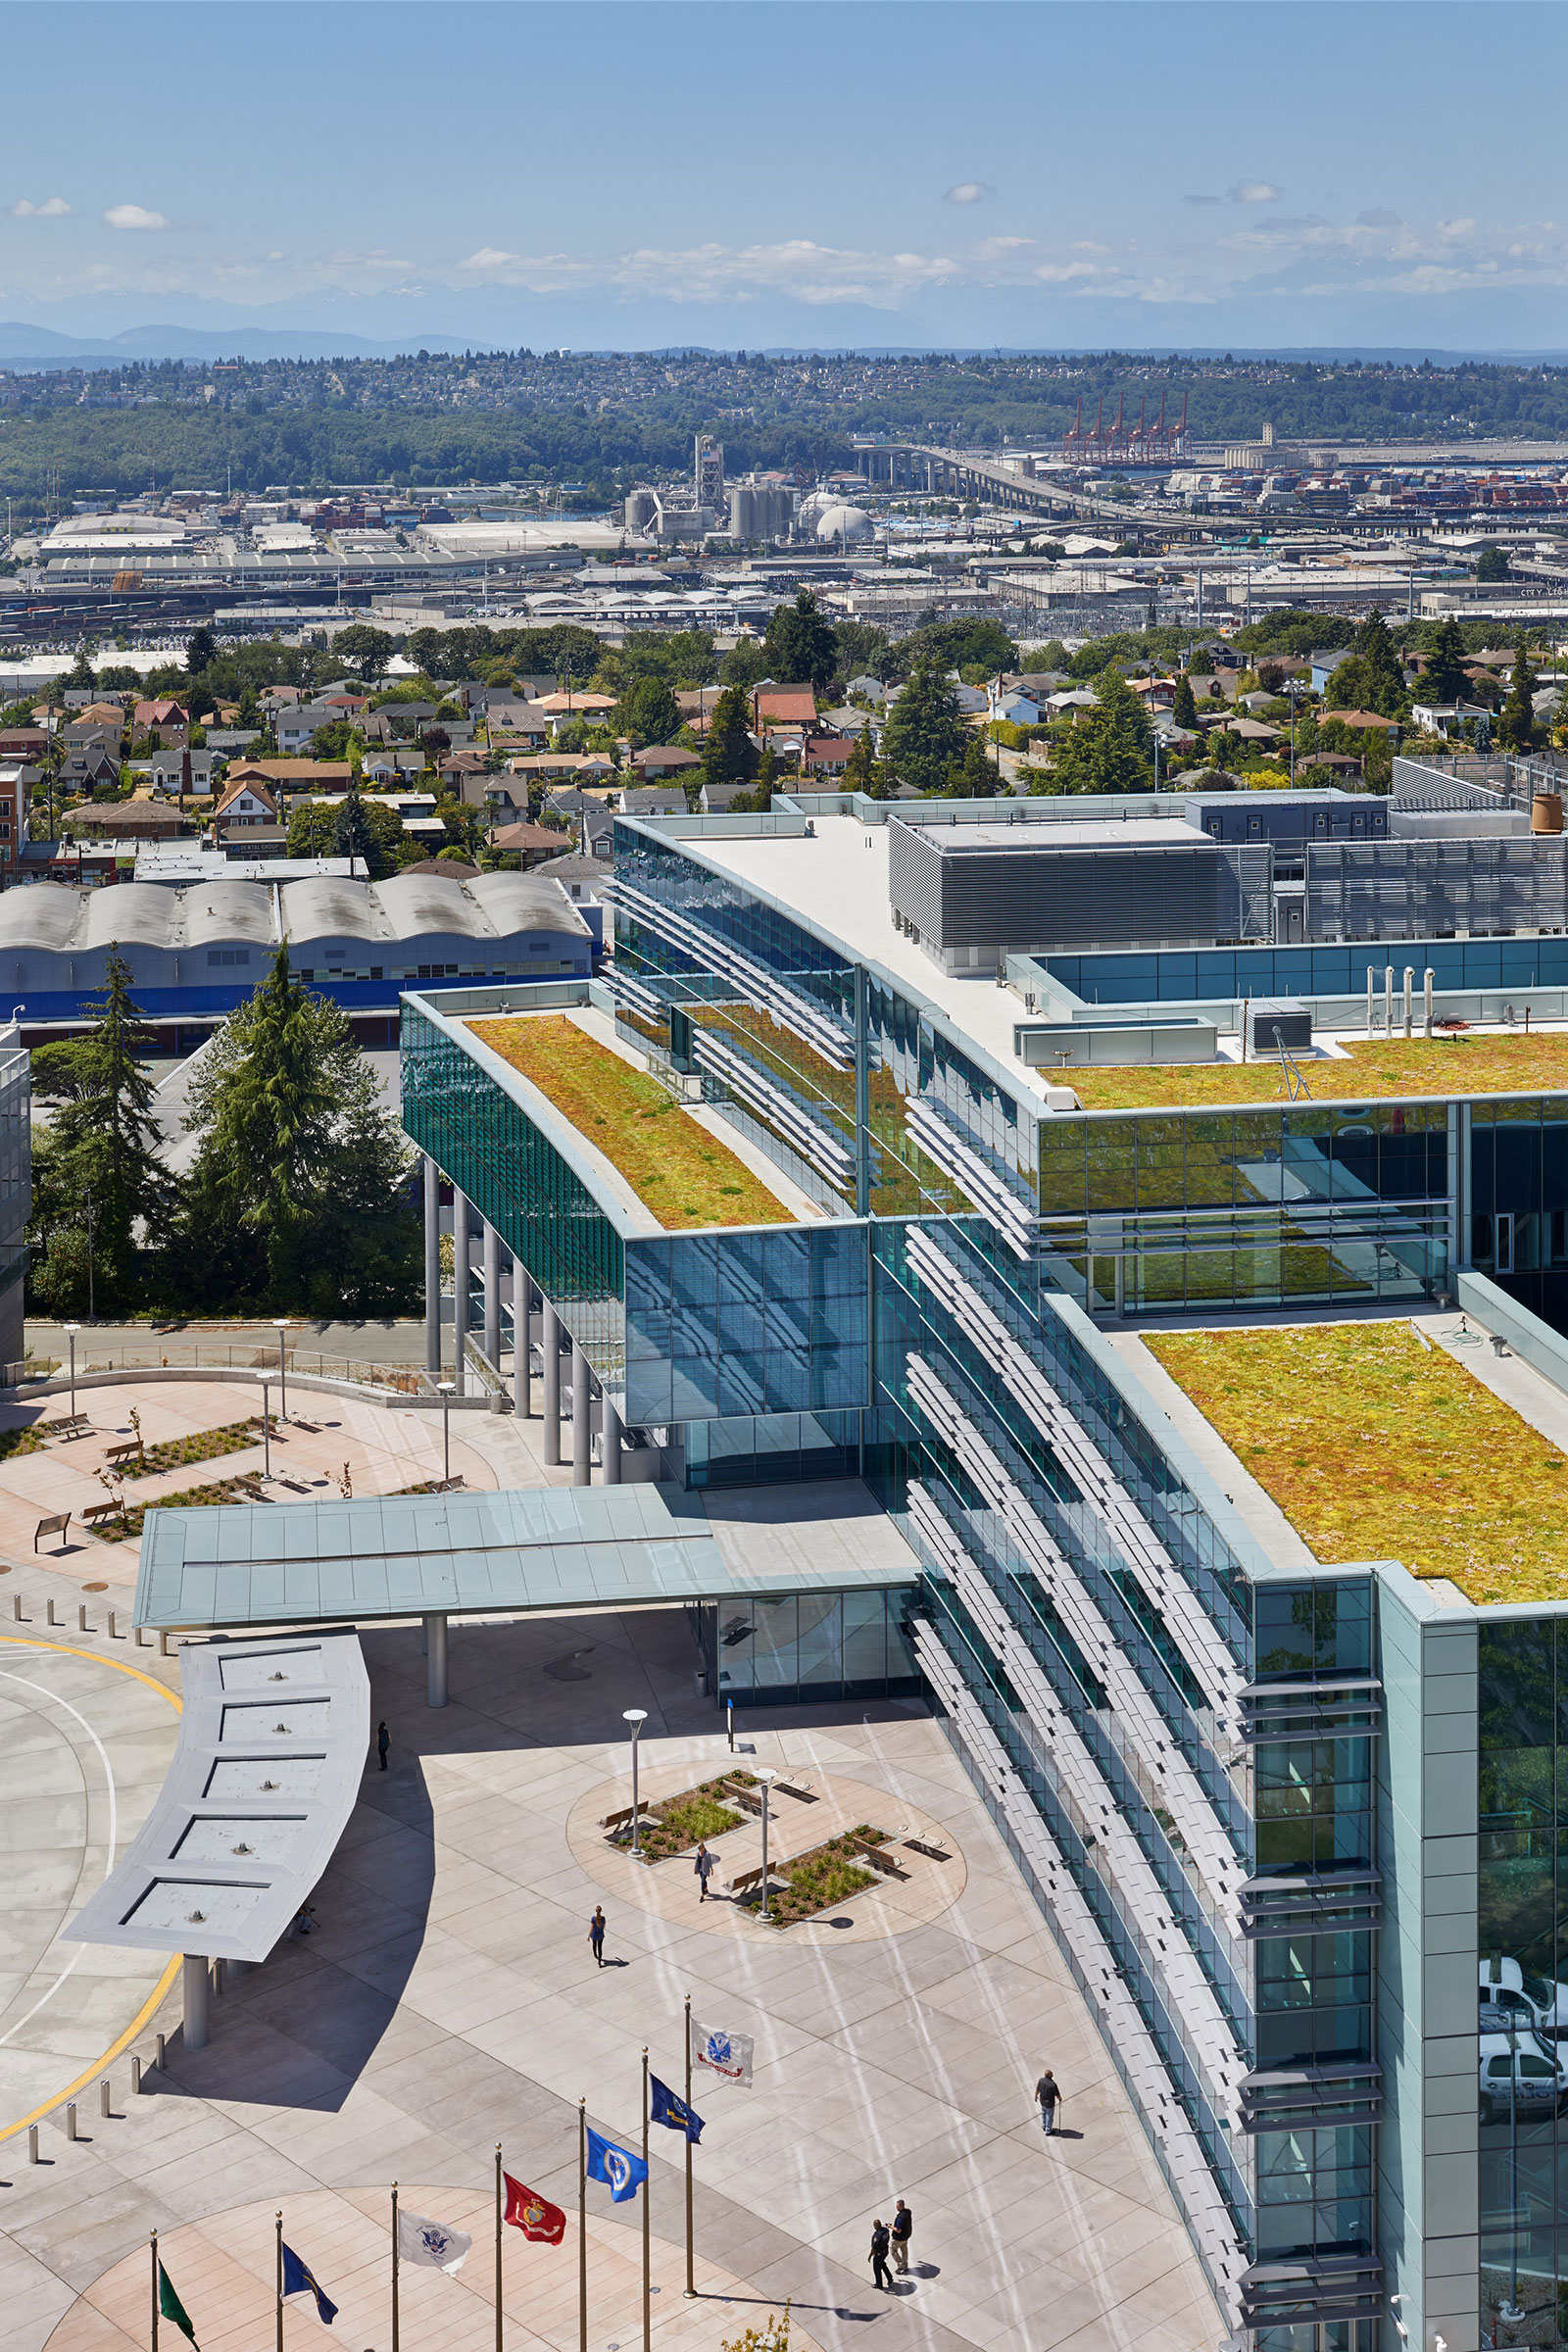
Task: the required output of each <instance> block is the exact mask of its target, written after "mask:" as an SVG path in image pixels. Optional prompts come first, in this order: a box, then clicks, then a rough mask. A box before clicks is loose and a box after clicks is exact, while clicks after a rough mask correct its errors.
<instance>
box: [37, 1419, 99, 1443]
mask: <svg viewBox="0 0 1568 2352" xmlns="http://www.w3.org/2000/svg"><path fill="white" fill-rule="evenodd" d="M43 1434H44V1436H45V1437H46V1438H90V1437H91V1436H92V1423H91V1422H90V1421H89V1420H88V1418H87V1416H86V1414H85V1413H63V1414H62V1415H61V1417H60V1419H59V1420H58V1421H46V1422H45V1423H44V1425H43Z"/></svg>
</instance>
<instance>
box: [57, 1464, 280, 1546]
mask: <svg viewBox="0 0 1568 2352" xmlns="http://www.w3.org/2000/svg"><path fill="white" fill-rule="evenodd" d="M255 1500H256V1497H255V1495H251V1494H248V1493H247V1492H246V1489H245V1488H244V1486H243V1485H242V1484H241V1482H240V1481H239V1480H238V1479H237V1478H224V1479H219V1480H217V1481H215V1483H214V1484H213V1485H212V1486H210V1487H186V1488H184V1489H183V1490H182V1492H181V1493H179V1494H178V1495H159V1496H158V1497H157V1499H156V1500H155V1501H152V1502H127V1503H125V1505H124V1507H123V1510H121V1511H120V1512H119V1513H118V1514H117V1516H116V1517H115V1518H113V1519H95V1520H94V1522H93V1526H92V1533H93V1534H94V1535H95V1536H97V1537H99V1538H101V1540H102V1541H103V1542H104V1543H105V1544H122V1543H123V1542H124V1541H125V1539H126V1537H127V1536H128V1537H137V1536H140V1534H141V1531H142V1525H143V1522H144V1521H145V1519H146V1517H147V1513H148V1512H149V1511H191V1510H199V1509H202V1508H204V1507H206V1506H208V1505H210V1504H213V1503H220V1502H254V1501H255Z"/></svg>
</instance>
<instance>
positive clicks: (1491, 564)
mask: <svg viewBox="0 0 1568 2352" xmlns="http://www.w3.org/2000/svg"><path fill="white" fill-rule="evenodd" d="M1508 576H1509V573H1508V555H1507V550H1506V549H1505V548H1500V547H1484V548H1483V549H1482V550H1481V553H1480V554H1479V555H1478V556H1477V558H1476V578H1477V580H1479V581H1481V582H1482V583H1483V584H1485V583H1489V582H1492V581H1495V580H1505V579H1507V578H1508Z"/></svg>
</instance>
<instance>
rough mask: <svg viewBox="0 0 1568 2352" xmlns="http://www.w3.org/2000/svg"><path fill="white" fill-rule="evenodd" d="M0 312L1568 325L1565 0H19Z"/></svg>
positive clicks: (2, 22) (1077, 339)
mask: <svg viewBox="0 0 1568 2352" xmlns="http://www.w3.org/2000/svg"><path fill="white" fill-rule="evenodd" d="M0 29H3V32H4V37H5V61H6V78H7V83H8V88H9V91H10V93H11V95H12V98H13V102H15V100H16V99H17V98H19V97H24V98H25V103H23V104H22V105H20V106H19V105H17V104H15V103H13V105H12V106H11V107H9V108H8V120H7V130H8V138H7V145H6V152H5V154H4V156H3V158H0V318H4V319H24V320H27V321H30V322H33V323H36V324H40V325H47V326H50V327H52V328H54V329H56V330H59V331H64V332H67V333H77V334H105V333H112V332H115V331H118V330H120V329H123V328H126V327H131V326H135V325H138V324H143V323H147V322H149V321H153V320H159V321H164V320H169V321H176V322H182V323H185V324H189V325H193V326H194V325H209V326H214V327H220V326H226V325H228V324H230V323H232V322H234V321H236V320H240V319H250V320H252V321H255V322H258V323H265V324H266V325H267V326H268V327H269V328H271V329H276V328H279V327H282V326H296V325H297V326H300V327H309V328H315V329H325V330H331V331H342V332H345V333H352V334H356V335H363V336H367V337H370V338H392V337H395V338H398V339H406V338H408V337H409V336H411V335H412V336H417V335H418V334H419V333H421V332H425V333H429V334H431V335H436V334H440V335H447V336H450V335H453V334H457V335H461V336H465V337H471V338H472V339H474V340H478V341H484V342H498V343H499V342H521V341H528V342H532V343H535V344H538V343H544V342H564V343H578V344H584V343H596V344H606V343H616V344H640V343H649V342H669V341H685V340H690V341H696V342H705V343H714V344H728V345H731V346H733V345H736V344H753V343H764V342H780V341H811V342H816V343H821V344H864V343H867V342H877V343H894V344H897V343H905V342H907V343H914V344H922V343H942V342H947V341H963V342H971V343H972V342H982V343H1007V344H1032V343H1046V344H1063V343H1066V344H1071V343H1089V344H1095V343H1102V342H1106V341H1112V340H1113V341H1117V342H1123V343H1143V344H1148V345H1155V346H1157V345H1159V344H1162V343H1172V342H1181V343H1183V344H1189V345H1201V346H1209V345H1217V346H1221V347H1223V346H1224V345H1226V344H1228V343H1240V344H1245V345H1249V346H1256V345H1261V346H1264V347H1290V346H1309V345H1326V344H1334V343H1346V342H1349V343H1356V344H1361V345H1389V346H1422V345H1426V346H1431V347H1434V348H1436V347H1443V346H1446V347H1451V348H1476V349H1486V348H1494V349H1495V348H1505V347H1506V348H1510V349H1554V350H1565V349H1568V198H1565V197H1564V195H1563V193H1562V188H1561V169H1560V155H1561V132H1560V121H1561V109H1562V103H1563V91H1564V87H1565V84H1568V29H1565V17H1564V12H1563V10H1562V9H1561V8H1560V7H1557V6H1541V7H1536V6H1529V7H1518V6H1513V5H1509V4H1508V0H1482V4H1478V5H1464V4H1460V0H1446V4H1442V5H1435V6H1427V5H1361V6H1356V7H1344V6H1340V5H1337V4H1335V0H1322V4H1311V5H1290V4H1287V5H1274V6H1268V5H1258V4H1257V0H1252V4H1250V5H1242V6H1224V7H1210V6H1185V5H1181V4H1179V0H1171V4H1169V5H1157V6H1146V5H1139V4H1135V0H1129V4H1126V5H1123V4H1121V0H1101V4H1100V5H1094V4H1085V5H1070V6H1065V5H1064V6H1056V5H1046V6H1038V5H1034V4H1033V0H1012V4H1010V5H1009V4H1006V0H1004V4H1002V5H991V4H990V0H960V4H957V5H946V4H943V0H933V4H924V5H922V4H915V5H908V4H907V0H868V4H865V5H854V4H852V5H842V4H832V5H827V4H818V0H784V4H782V5H775V4H772V0H758V4H756V5H752V4H749V0H713V4H711V5H704V6H684V5H662V4H661V0H642V4H639V5H630V6H625V5H595V4H594V0H571V5H567V6H560V7H533V6H518V5H509V4H508V0H490V4H488V5H484V4H481V5H476V6H471V5H467V4H466V0H445V4H438V5H417V4H409V5H385V4H384V0H347V4H343V5H330V4H329V5H319V4H317V5H302V4H299V0H278V4H276V5H271V6H257V5H254V4H253V0H197V4H193V5H175V6H147V5H142V4H140V0H119V4H114V0H110V4H107V5H103V4H97V0H91V4H84V5H76V4H74V0H35V4H31V5H11V6H8V7H7V8H6V9H5V12H4V17H3V19H0Z"/></svg>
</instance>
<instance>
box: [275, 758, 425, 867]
mask: <svg viewBox="0 0 1568 2352" xmlns="http://www.w3.org/2000/svg"><path fill="white" fill-rule="evenodd" d="M435 812H436V814H437V816H440V815H442V814H443V810H442V809H441V806H440V804H439V803H438V804H437V806H436V811H435ZM297 815H298V811H296V818H297ZM296 818H291V819H290V821H289V837H290V839H291V840H292V838H293V834H294V824H295V821H296ZM450 829H451V828H450V827H449V828H448V830H449V831H450ZM403 840H404V832H403V819H402V818H401V817H400V816H399V814H398V812H397V810H396V809H393V808H391V807H390V806H388V804H387V803H386V802H384V801H368V800H367V799H366V797H365V795H364V793H363V792H362V791H361V790H360V779H359V777H358V775H351V776H350V778H349V788H348V791H347V793H346V794H345V795H344V799H343V806H342V807H341V808H340V809H338V811H337V814H336V817H335V820H334V823H333V842H334V846H335V850H336V854H337V856H338V857H339V858H363V859H364V861H365V870H366V872H367V873H368V875H369V877H370V880H371V881H372V882H379V881H380V880H381V879H382V877H383V876H384V875H387V874H389V873H391V872H392V870H393V868H394V867H395V866H396V864H397V859H398V851H399V850H400V849H401V847H402V846H403ZM303 854H304V855H306V856H309V855H311V853H310V852H309V851H307V852H305V853H303ZM289 855H290V857H293V856H294V855H295V853H294V852H293V851H292V850H290V852H289Z"/></svg>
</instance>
